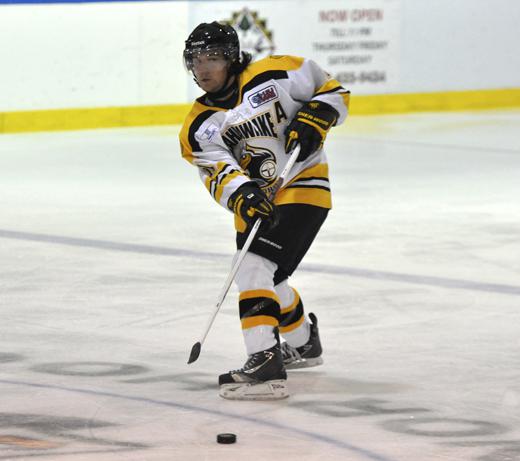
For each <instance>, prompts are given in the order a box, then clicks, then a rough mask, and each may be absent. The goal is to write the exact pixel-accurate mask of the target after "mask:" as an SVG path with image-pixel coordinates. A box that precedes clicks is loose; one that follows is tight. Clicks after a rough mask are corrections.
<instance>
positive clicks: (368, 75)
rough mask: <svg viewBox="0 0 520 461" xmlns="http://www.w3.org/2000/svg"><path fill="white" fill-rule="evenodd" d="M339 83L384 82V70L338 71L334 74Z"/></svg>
mask: <svg viewBox="0 0 520 461" xmlns="http://www.w3.org/2000/svg"><path fill="white" fill-rule="evenodd" d="M334 77H335V78H336V80H337V81H338V82H340V83H382V82H386V72H384V71H378V70H373V71H369V72H338V73H336V75H335V76H334Z"/></svg>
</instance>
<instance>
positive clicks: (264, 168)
mask: <svg viewBox="0 0 520 461" xmlns="http://www.w3.org/2000/svg"><path fill="white" fill-rule="evenodd" d="M239 162H240V168H242V170H244V171H245V173H246V174H247V175H248V176H249V177H250V178H251V179H253V180H254V181H256V182H257V183H258V185H259V186H260V187H261V188H262V189H264V190H265V189H267V188H268V187H269V186H271V185H272V184H274V183H275V181H276V157H275V156H274V154H273V153H272V152H271V151H270V150H269V149H266V148H265V147H255V146H252V145H251V144H247V143H246V145H245V148H244V151H243V153H242V155H241V156H240V160H239Z"/></svg>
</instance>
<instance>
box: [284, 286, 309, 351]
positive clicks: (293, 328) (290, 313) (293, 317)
mask: <svg viewBox="0 0 520 461" xmlns="http://www.w3.org/2000/svg"><path fill="white" fill-rule="evenodd" d="M291 289H292V291H293V292H294V298H293V301H292V303H291V304H289V305H288V306H285V307H282V309H281V320H280V333H281V334H282V336H283V338H284V339H285V340H286V341H287V342H288V343H289V345H290V346H292V347H300V346H303V345H304V344H306V343H307V341H308V340H309V337H310V334H311V330H310V325H309V322H308V321H307V319H306V318H305V315H304V311H303V303H302V300H301V298H300V295H299V294H298V292H297V291H296V290H295V289H294V288H291Z"/></svg>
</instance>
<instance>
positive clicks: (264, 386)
mask: <svg viewBox="0 0 520 461" xmlns="http://www.w3.org/2000/svg"><path fill="white" fill-rule="evenodd" d="M219 395H220V396H221V397H223V398H225V399H228V400H280V399H285V398H287V397H289V389H288V387H287V381H286V380H285V379H277V380H273V381H266V382H265V383H258V384H251V383H232V384H222V385H221V386H220V391H219Z"/></svg>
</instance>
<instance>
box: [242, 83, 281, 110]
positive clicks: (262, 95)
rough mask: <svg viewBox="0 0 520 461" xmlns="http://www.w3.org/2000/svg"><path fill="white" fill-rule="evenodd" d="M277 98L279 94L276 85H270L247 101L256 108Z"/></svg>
mask: <svg viewBox="0 0 520 461" xmlns="http://www.w3.org/2000/svg"><path fill="white" fill-rule="evenodd" d="M277 98H278V92H277V91H276V87H275V86H274V85H269V86H268V87H267V88H263V89H262V90H260V91H257V92H256V93H253V94H251V95H249V96H248V98H247V99H248V100H249V104H251V106H253V107H254V108H256V107H259V106H261V105H262V104H266V103H268V102H269V101H272V100H273V99H277Z"/></svg>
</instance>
